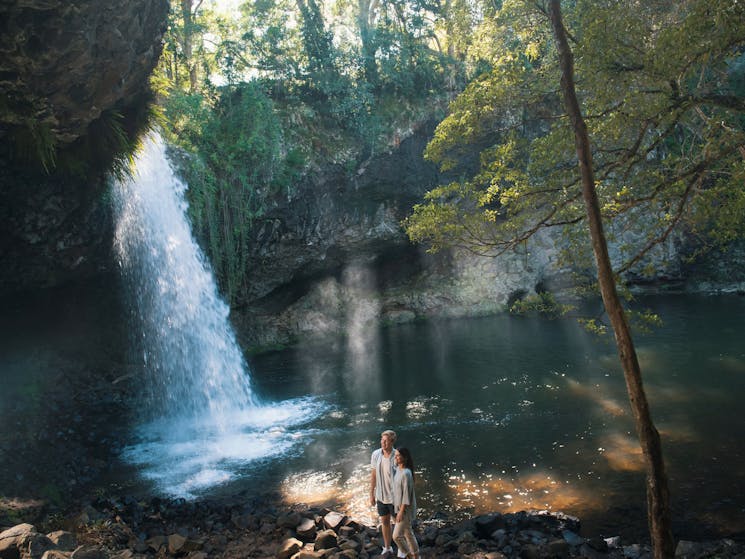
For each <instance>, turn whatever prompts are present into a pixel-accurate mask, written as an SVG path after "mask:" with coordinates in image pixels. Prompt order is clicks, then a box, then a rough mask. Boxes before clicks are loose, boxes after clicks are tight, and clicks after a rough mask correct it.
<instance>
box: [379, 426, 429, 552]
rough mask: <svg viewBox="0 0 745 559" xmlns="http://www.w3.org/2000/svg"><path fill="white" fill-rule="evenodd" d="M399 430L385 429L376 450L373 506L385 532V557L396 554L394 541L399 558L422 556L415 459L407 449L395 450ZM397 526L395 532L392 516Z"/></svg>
mask: <svg viewBox="0 0 745 559" xmlns="http://www.w3.org/2000/svg"><path fill="white" fill-rule="evenodd" d="M395 442H396V433H395V431H391V430H387V431H383V432H382V433H381V435H380V448H378V449H377V450H375V451H374V452H373V453H372V457H371V458H370V465H371V466H372V475H371V477H370V506H376V507H377V510H378V516H379V517H380V524H381V526H382V528H381V531H382V533H383V553H382V557H383V559H388V558H389V557H392V556H393V547H392V546H391V540H393V541H395V542H396V546H397V547H398V557H408V558H410V559H419V545H418V544H417V541H416V537H415V536H414V530H413V529H412V527H411V526H412V522H413V521H414V517H415V516H416V497H415V496H414V461H413V460H412V458H411V453H410V452H409V450H408V449H407V448H399V449H395V448H394V447H393V445H394V444H395ZM393 515H395V528H393V531H392V533H391V516H393Z"/></svg>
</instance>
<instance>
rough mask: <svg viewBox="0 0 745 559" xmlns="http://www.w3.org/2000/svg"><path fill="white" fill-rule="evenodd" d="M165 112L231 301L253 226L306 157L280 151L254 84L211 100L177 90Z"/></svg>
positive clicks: (196, 214)
mask: <svg viewBox="0 0 745 559" xmlns="http://www.w3.org/2000/svg"><path fill="white" fill-rule="evenodd" d="M165 116H166V118H167V119H168V121H169V122H170V125H171V130H172V132H171V133H170V136H169V137H170V139H171V141H172V142H174V143H177V144H178V145H180V146H181V147H182V148H184V149H185V150H186V151H187V152H188V153H189V154H190V155H189V156H187V157H186V158H185V159H184V160H183V161H182V162H181V170H182V173H183V175H184V178H185V180H186V182H187V184H188V185H189V189H188V192H187V195H188V199H189V212H190V217H191V219H192V222H193V225H194V229H195V231H196V233H197V236H198V238H199V239H200V240H201V242H202V244H203V246H204V247H205V250H206V252H207V254H208V255H209V257H210V260H211V261H212V264H213V267H214V270H215V272H216V274H217V276H218V279H219V280H220V283H221V284H222V286H223V288H224V290H225V292H226V294H227V296H228V297H229V298H230V299H231V300H233V301H235V300H236V299H237V298H238V297H239V295H240V293H241V290H242V288H243V287H244V285H243V282H244V277H245V273H246V266H247V261H248V255H249V252H250V245H249V236H250V233H251V230H252V226H253V224H254V222H255V220H256V219H258V218H259V217H261V216H262V215H263V213H264V211H265V210H266V208H267V206H268V205H269V204H270V203H271V201H272V199H273V197H275V196H277V195H281V194H282V193H284V194H285V195H286V194H289V192H290V189H291V186H292V184H293V182H294V181H295V180H296V178H297V176H298V174H299V172H300V170H301V168H302V165H303V160H302V159H301V158H299V157H298V156H297V154H296V153H294V152H287V151H285V148H284V144H283V137H282V126H281V125H280V122H279V119H278V117H277V115H276V114H275V111H274V105H273V103H272V101H271V100H270V99H269V98H268V97H267V95H266V94H265V93H264V92H263V90H262V88H261V86H260V84H257V83H245V84H240V85H237V86H232V87H224V88H222V89H220V90H219V92H218V93H217V94H216V96H215V97H214V98H207V97H205V96H202V95H199V94H189V93H178V92H176V93H174V94H173V95H172V96H171V97H170V98H169V99H168V101H167V102H166V106H165Z"/></svg>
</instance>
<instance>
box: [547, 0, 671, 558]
mask: <svg viewBox="0 0 745 559" xmlns="http://www.w3.org/2000/svg"><path fill="white" fill-rule="evenodd" d="M549 12H550V18H551V25H552V26H553V31H554V36H555V38H556V45H557V49H558V52H559V63H560V66H561V89H562V93H563V95H564V103H565V104H566V109H567V113H568V115H569V118H570V120H571V122H572V127H573V129H574V137H575V146H576V149H577V158H578V159H579V168H580V174H581V179H582V196H583V198H584V200H585V209H586V211H587V220H588V223H589V226H590V236H591V238H592V249H593V252H594V253H595V262H596V264H597V269H598V282H599V284H600V292H601V294H602V296H603V303H604V305H605V310H606V312H607V313H608V317H609V319H610V322H611V326H612V327H613V332H614V334H615V337H616V346H617V347H618V355H619V358H620V360H621V364H622V366H623V373H624V377H625V379H626V389H627V391H628V393H629V400H630V402H631V409H632V410H633V413H634V419H635V421H636V430H637V434H638V436H639V443H640V444H641V448H642V452H643V453H644V460H645V463H646V469H647V507H648V512H647V514H648V522H649V532H650V536H651V538H652V546H653V548H654V557H655V559H668V558H672V557H674V555H675V542H674V540H673V534H672V528H671V515H670V494H669V490H668V486H667V476H666V474H665V462H664V460H663V457H662V446H661V444H660V435H659V433H658V432H657V429H655V426H654V423H653V422H652V416H651V414H650V412H649V405H648V403H647V397H646V395H645V393H644V387H643V385H642V377H641V369H640V367H639V360H638V359H637V356H636V350H635V349H634V341H633V340H632V338H631V331H630V329H629V325H628V322H627V320H626V314H625V313H624V310H623V307H622V306H621V302H620V299H619V297H618V293H617V291H616V282H615V278H614V275H613V269H612V267H611V263H610V257H609V256H608V244H607V242H606V240H605V233H604V232H603V221H602V218H601V216H600V204H599V203H598V197H597V193H596V191H595V177H594V176H593V168H592V153H591V151H590V140H589V137H588V134H587V127H586V125H585V121H584V119H583V118H582V112H581V111H580V108H579V102H578V101H577V93H576V91H575V86H574V61H573V55H572V51H571V49H570V47H569V42H568V40H567V33H566V29H565V28H564V23H563V21H562V16H561V7H560V5H559V0H550V4H549Z"/></svg>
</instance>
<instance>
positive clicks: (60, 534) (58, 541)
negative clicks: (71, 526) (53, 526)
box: [47, 530, 78, 551]
mask: <svg viewBox="0 0 745 559" xmlns="http://www.w3.org/2000/svg"><path fill="white" fill-rule="evenodd" d="M47 537H48V538H49V539H50V540H52V542H54V545H55V546H57V549H61V550H62V551H74V550H75V548H76V547H77V546H78V539H77V537H75V534H73V533H72V532H66V531H65V530H57V531H56V532H51V533H49V534H47Z"/></svg>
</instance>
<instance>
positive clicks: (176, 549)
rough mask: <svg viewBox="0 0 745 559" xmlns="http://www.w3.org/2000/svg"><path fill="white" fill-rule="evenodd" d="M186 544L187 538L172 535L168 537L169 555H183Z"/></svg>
mask: <svg viewBox="0 0 745 559" xmlns="http://www.w3.org/2000/svg"><path fill="white" fill-rule="evenodd" d="M185 543H186V538H185V537H184V536H182V535H181V534H171V535H170V536H168V553H170V554H171V555H176V554H177V553H181V552H182V551H183V547H184V544H185Z"/></svg>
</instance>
